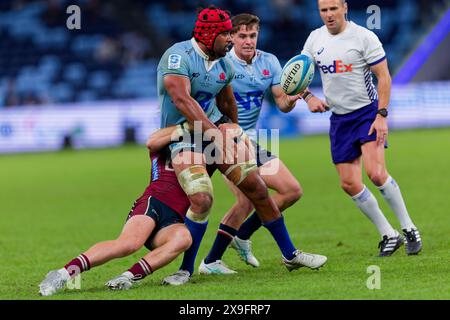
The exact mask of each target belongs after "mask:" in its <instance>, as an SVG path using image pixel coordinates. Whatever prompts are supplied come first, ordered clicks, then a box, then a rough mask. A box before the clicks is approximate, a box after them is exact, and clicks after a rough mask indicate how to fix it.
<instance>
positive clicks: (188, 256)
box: [180, 217, 208, 276]
mask: <svg viewBox="0 0 450 320" xmlns="http://www.w3.org/2000/svg"><path fill="white" fill-rule="evenodd" d="M184 224H185V225H186V227H187V228H188V230H189V232H190V233H191V236H192V245H191V247H190V248H189V249H188V250H186V251H185V253H184V255H183V262H182V264H181V266H180V270H186V271H189V273H190V274H191V276H192V274H193V273H194V263H195V258H196V257H197V252H198V248H199V247H200V242H202V239H203V236H204V235H205V231H206V227H207V226H208V221H206V222H203V223H199V222H194V221H192V220H190V219H189V218H188V217H185V221H184Z"/></svg>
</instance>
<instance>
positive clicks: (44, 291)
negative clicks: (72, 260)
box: [39, 268, 70, 296]
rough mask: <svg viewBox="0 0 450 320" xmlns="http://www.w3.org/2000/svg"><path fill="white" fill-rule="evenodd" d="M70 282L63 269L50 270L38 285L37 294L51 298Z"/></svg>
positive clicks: (67, 273)
mask: <svg viewBox="0 0 450 320" xmlns="http://www.w3.org/2000/svg"><path fill="white" fill-rule="evenodd" d="M69 280H70V275H69V272H67V270H66V269H65V268H62V269H59V270H52V271H50V272H49V273H47V275H46V276H45V279H44V280H43V281H42V282H41V283H40V284H39V294H40V295H41V296H51V295H53V294H55V293H56V292H57V291H59V290H61V289H63V288H64V287H65V286H66V283H67V281H69Z"/></svg>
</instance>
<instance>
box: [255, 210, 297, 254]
mask: <svg viewBox="0 0 450 320" xmlns="http://www.w3.org/2000/svg"><path fill="white" fill-rule="evenodd" d="M263 225H264V227H266V228H267V230H269V231H270V233H271V234H272V237H273V238H274V239H275V241H276V242H277V244H278V247H279V248H280V250H281V253H282V254H283V257H285V258H286V259H288V260H292V259H293V258H294V257H295V255H294V252H295V251H296V250H297V249H296V248H295V247H294V244H293V243H292V241H291V238H290V236H289V233H288V231H287V229H286V225H285V224H284V217H283V216H281V217H280V218H278V219H275V220H272V221H270V222H266V223H263Z"/></svg>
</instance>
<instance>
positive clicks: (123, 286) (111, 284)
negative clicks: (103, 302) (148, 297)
mask: <svg viewBox="0 0 450 320" xmlns="http://www.w3.org/2000/svg"><path fill="white" fill-rule="evenodd" d="M133 278H134V276H133V274H132V273H131V272H130V271H126V272H124V273H122V274H121V275H119V276H117V277H115V278H114V279H111V280H109V281H108V282H106V283H105V286H107V287H108V288H110V289H111V290H128V289H130V288H131V287H132V286H133V285H134V284H135V283H136V282H137V281H136V280H134V279H133Z"/></svg>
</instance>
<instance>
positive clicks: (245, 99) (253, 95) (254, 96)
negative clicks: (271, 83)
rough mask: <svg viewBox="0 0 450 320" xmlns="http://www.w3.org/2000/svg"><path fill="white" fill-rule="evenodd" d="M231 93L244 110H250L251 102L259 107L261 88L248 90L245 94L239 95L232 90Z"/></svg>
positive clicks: (262, 93)
mask: <svg viewBox="0 0 450 320" xmlns="http://www.w3.org/2000/svg"><path fill="white" fill-rule="evenodd" d="M233 94H234V98H235V99H236V102H237V104H238V105H239V106H240V107H242V108H243V109H244V110H250V109H251V108H252V104H253V105H254V106H255V107H257V108H261V106H262V100H263V97H264V92H263V91H261V90H255V91H249V92H247V93H246V95H245V96H241V95H240V94H239V93H237V92H233Z"/></svg>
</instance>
